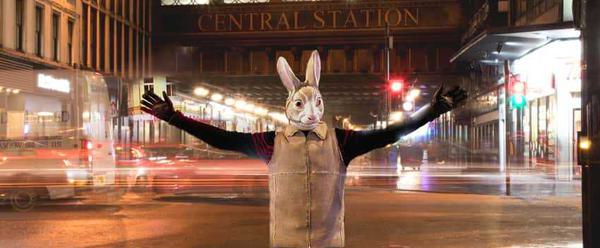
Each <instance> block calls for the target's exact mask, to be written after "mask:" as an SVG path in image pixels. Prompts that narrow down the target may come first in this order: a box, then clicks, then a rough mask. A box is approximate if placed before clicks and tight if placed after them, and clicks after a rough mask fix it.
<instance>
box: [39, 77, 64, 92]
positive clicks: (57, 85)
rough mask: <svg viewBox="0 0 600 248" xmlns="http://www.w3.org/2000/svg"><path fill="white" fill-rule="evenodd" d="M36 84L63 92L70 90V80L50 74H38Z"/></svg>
mask: <svg viewBox="0 0 600 248" xmlns="http://www.w3.org/2000/svg"><path fill="white" fill-rule="evenodd" d="M37 85H38V87H40V88H44V89H48V90H54V91H59V92H63V93H69V92H71V82H70V81H69V80H67V79H57V78H54V77H53V76H50V75H45V74H41V73H40V74H38V79H37Z"/></svg>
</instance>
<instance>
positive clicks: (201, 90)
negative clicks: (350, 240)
mask: <svg viewBox="0 0 600 248" xmlns="http://www.w3.org/2000/svg"><path fill="white" fill-rule="evenodd" d="M208 93H210V91H209V90H208V89H206V88H204V87H196V88H195V89H194V95H197V96H202V97H205V96H208Z"/></svg>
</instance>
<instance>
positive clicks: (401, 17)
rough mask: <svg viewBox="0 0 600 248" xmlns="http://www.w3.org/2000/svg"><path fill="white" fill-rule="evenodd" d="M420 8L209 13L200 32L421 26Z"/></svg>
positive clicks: (199, 22) (202, 18)
mask: <svg viewBox="0 0 600 248" xmlns="http://www.w3.org/2000/svg"><path fill="white" fill-rule="evenodd" d="M419 22H420V20H419V8H387V9H360V10H357V9H350V10H311V11H307V10H299V11H289V12H249V13H206V14H202V15H200V16H199V17H198V19H197V26H198V29H199V30H200V31H201V32H240V31H291V30H327V29H359V28H363V29H368V28H380V27H385V24H386V23H388V24H389V25H390V27H392V28H394V27H414V26H419Z"/></svg>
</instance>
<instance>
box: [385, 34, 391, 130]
mask: <svg viewBox="0 0 600 248" xmlns="http://www.w3.org/2000/svg"><path fill="white" fill-rule="evenodd" d="M390 43H392V40H391V36H390V25H389V23H387V22H386V23H385V83H386V92H387V94H386V109H385V112H386V114H385V123H386V126H387V125H388V124H389V123H388V122H389V119H390V114H391V112H392V92H391V91H390V89H389V87H387V84H389V82H390V49H391V46H392V44H390Z"/></svg>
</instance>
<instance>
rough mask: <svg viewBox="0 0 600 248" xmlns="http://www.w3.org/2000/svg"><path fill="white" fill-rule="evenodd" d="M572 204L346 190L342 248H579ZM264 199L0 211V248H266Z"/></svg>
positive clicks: (129, 200) (149, 198)
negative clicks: (344, 233) (344, 247)
mask: <svg viewBox="0 0 600 248" xmlns="http://www.w3.org/2000/svg"><path fill="white" fill-rule="evenodd" d="M578 199H579V198H578V197H560V200H558V201H556V200H553V199H552V197H549V198H543V199H542V198H537V199H525V198H517V197H507V196H496V195H479V194H455V193H423V192H411V191H396V190H386V189H373V188H368V187H353V186H351V187H349V188H348V190H347V192H346V244H347V247H361V248H362V247H581V242H582V241H581V205H580V204H578V202H579V201H578ZM268 211H269V209H268V199H267V198H264V197H263V198H260V197H256V198H231V199H223V198H208V197H199V196H170V197H161V198H155V197H154V196H153V195H151V194H149V193H141V194H134V193H128V194H126V195H124V196H123V198H122V199H121V200H119V201H106V202H100V201H98V199H95V200H94V201H89V202H86V200H83V201H76V202H62V203H55V202H54V203H48V204H42V205H41V206H38V207H36V208H35V209H34V210H32V211H30V212H13V211H10V210H9V209H8V208H4V209H0V247H268V218H269V215H268Z"/></svg>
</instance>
